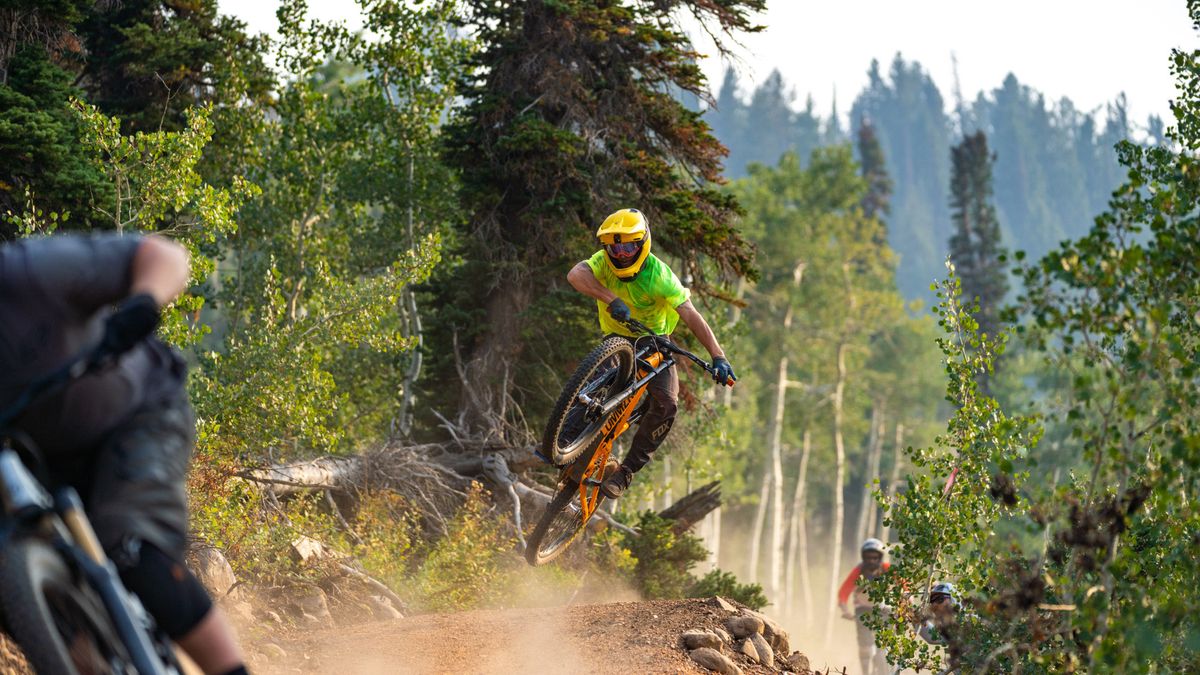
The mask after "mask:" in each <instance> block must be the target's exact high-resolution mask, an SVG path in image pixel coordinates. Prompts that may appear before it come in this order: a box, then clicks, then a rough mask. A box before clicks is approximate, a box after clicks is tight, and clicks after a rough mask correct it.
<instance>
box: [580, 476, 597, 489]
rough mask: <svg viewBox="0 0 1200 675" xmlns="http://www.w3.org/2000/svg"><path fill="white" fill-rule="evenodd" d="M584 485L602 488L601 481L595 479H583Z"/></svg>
mask: <svg viewBox="0 0 1200 675" xmlns="http://www.w3.org/2000/svg"><path fill="white" fill-rule="evenodd" d="M583 484H584V485H586V486H588V487H600V481H598V480H596V479H595V478H585V479H583Z"/></svg>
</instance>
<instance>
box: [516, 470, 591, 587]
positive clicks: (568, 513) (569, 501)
mask: <svg viewBox="0 0 1200 675" xmlns="http://www.w3.org/2000/svg"><path fill="white" fill-rule="evenodd" d="M599 490H600V488H598V487H594V486H589V487H587V488H586V491H587V492H586V493H587V497H588V499H589V500H592V499H597V498H598V499H600V500H601V502H603V500H604V497H603V496H602V495H600V494H599ZM597 507H599V504H597ZM585 527H587V520H585V519H584V518H583V508H582V507H581V505H580V503H579V483H577V482H575V481H573V480H570V479H567V480H566V481H564V483H563V484H562V485H560V486H559V489H558V492H557V493H555V495H554V499H552V500H550V504H549V505H548V506H547V507H546V512H545V513H543V514H542V519H541V520H539V521H538V524H537V527H535V528H533V534H531V535H529V542H528V544H527V545H526V547H525V560H526V561H527V562H528V563H529V564H530V565H533V566H534V567H537V566H539V565H545V564H546V563H548V562H550V561H551V560H554V559H555V558H557V557H558V556H560V555H562V553H563V551H565V550H567V548H569V547H570V546H571V542H573V541H575V538H576V537H578V536H579V533H580V532H582V531H583V528H585Z"/></svg>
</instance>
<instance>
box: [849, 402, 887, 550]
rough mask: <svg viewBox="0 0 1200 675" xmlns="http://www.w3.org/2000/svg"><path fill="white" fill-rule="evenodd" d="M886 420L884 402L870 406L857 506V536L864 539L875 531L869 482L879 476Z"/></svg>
mask: <svg viewBox="0 0 1200 675" xmlns="http://www.w3.org/2000/svg"><path fill="white" fill-rule="evenodd" d="M885 420H886V415H885V413H884V404H883V403H881V402H876V403H875V404H874V405H872V406H871V433H870V440H869V441H868V443H867V471H866V475H865V478H866V480H865V481H864V482H863V488H862V499H861V501H860V503H859V508H858V526H857V527H856V528H855V530H854V531H855V532H856V533H857V536H858V538H859V539H860V540H861V539H866V538H867V537H870V536H871V535H872V533H873V532H874V531H875V500H874V499H872V498H871V484H872V483H873V482H874V481H875V479H877V478H879V459H880V455H881V454H883V428H884V424H885Z"/></svg>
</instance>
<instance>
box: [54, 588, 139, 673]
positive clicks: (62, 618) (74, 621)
mask: <svg viewBox="0 0 1200 675" xmlns="http://www.w3.org/2000/svg"><path fill="white" fill-rule="evenodd" d="M43 593H44V595H45V598H46V604H47V606H48V607H49V608H50V615H51V616H52V617H53V619H54V628H55V630H57V631H58V634H59V637H61V638H62V641H63V645H64V646H65V647H66V652H67V654H68V655H69V656H70V658H71V663H72V664H73V665H74V666H75V670H76V671H77V672H78V673H79V675H105V674H108V673H120V672H124V671H123V669H120V668H119V667H118V665H117V664H119V661H120V659H119V658H117V656H116V655H115V654H114V653H113V651H112V649H111V647H109V646H108V645H107V643H106V641H105V639H104V638H102V637H101V636H99V635H97V630H96V627H95V623H94V622H93V620H92V618H91V617H90V615H89V612H88V609H87V608H85V607H84V606H83V605H81V604H80V603H79V600H78V598H76V597H75V596H74V594H73V592H72V590H66V591H63V590H62V589H58V588H45V589H43Z"/></svg>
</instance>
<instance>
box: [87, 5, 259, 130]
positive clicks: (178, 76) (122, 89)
mask: <svg viewBox="0 0 1200 675" xmlns="http://www.w3.org/2000/svg"><path fill="white" fill-rule="evenodd" d="M76 31H77V33H78V34H79V37H80V38H81V39H82V40H83V42H84V44H85V45H86V47H87V58H86V60H85V61H84V63H83V66H82V73H81V76H80V85H81V86H82V87H83V89H84V90H85V91H86V92H87V99H88V102H89V103H91V104H93V105H95V106H96V107H98V108H100V110H102V111H103V112H105V113H107V114H109V115H112V116H115V117H120V118H121V120H122V127H123V130H124V131H126V132H130V131H157V130H159V129H160V128H161V129H164V130H169V131H174V130H178V129H180V128H182V126H183V125H184V122H185V117H184V112H185V111H186V110H187V109H188V108H189V107H191V106H193V105H197V104H201V103H205V102H209V101H230V102H236V101H238V100H239V99H240V98H242V97H243V96H247V97H250V98H260V97H263V96H264V95H265V92H266V90H267V88H268V87H269V86H270V84H271V76H270V73H269V71H268V70H267V69H266V67H265V66H264V65H263V61H262V53H263V52H264V51H265V48H266V45H265V43H264V42H262V41H261V40H260V39H258V38H251V37H249V36H247V35H246V32H245V25H244V24H243V23H242V22H240V21H238V20H237V19H233V18H231V17H228V16H222V15H220V14H219V13H218V11H217V2H216V0H195V1H191V2H171V1H168V0H123V1H122V2H115V3H96V6H95V7H94V8H93V9H92V11H91V12H90V13H89V15H88V16H87V18H86V19H85V20H84V21H83V22H81V24H80V25H79V26H78V27H77V29H76ZM234 71H236V73H237V75H236V76H237V77H238V78H240V80H241V81H240V82H239V83H238V86H236V87H231V86H227V85H228V82H227V79H228V77H229V76H230V75H231V73H232V72H234Z"/></svg>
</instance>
